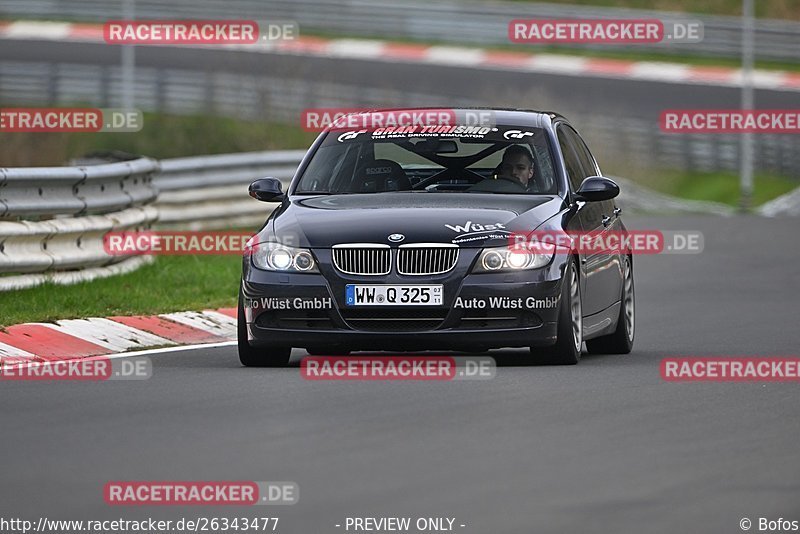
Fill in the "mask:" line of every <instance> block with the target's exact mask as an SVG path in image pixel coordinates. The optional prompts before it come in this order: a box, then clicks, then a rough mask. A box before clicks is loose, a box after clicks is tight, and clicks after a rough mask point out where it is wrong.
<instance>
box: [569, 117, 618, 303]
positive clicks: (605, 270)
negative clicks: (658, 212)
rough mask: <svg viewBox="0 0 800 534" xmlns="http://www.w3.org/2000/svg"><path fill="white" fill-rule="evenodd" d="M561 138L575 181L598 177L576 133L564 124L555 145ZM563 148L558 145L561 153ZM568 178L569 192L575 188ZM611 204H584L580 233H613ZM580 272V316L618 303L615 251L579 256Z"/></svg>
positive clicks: (606, 234) (590, 157)
mask: <svg viewBox="0 0 800 534" xmlns="http://www.w3.org/2000/svg"><path fill="white" fill-rule="evenodd" d="M562 136H563V138H564V141H565V142H566V143H567V144H568V145H569V146H570V147H571V149H572V151H573V153H574V155H575V159H577V161H578V164H579V168H580V170H579V171H576V172H578V174H579V175H580V178H579V181H580V182H583V180H584V179H586V178H588V177H589V176H600V175H601V173H600V169H599V167H598V166H597V162H596V161H595V159H594V156H592V153H591V152H590V151H589V148H588V147H587V146H586V143H585V142H584V141H583V139H581V137H580V135H579V134H578V132H576V131H575V130H574V129H573V128H572V127H570V126H569V125H567V124H562V125H561V126H560V127H559V142H561V141H560V140H561V137H562ZM563 151H564V147H563V146H562V152H563ZM574 182H578V180H575V181H573V180H572V179H570V185H571V187H572V188H573V192H574V191H576V190H577V189H578V187H579V186H580V184H578V186H575V184H574ZM614 209H615V205H614V202H613V201H602V202H586V203H585V204H584V206H583V208H582V209H581V212H582V215H581V221H582V224H583V229H584V231H587V232H592V233H597V234H599V235H600V236H602V237H604V238H605V237H607V236H608V235H609V234H610V233H611V232H614V231H616V227H617V224H616V215H615V213H614ZM581 261H582V262H583V271H584V274H585V277H586V285H585V290H584V293H583V296H584V299H583V310H584V315H592V314H595V313H599V312H601V311H603V310H605V309H606V308H608V307H610V306H612V305H613V304H614V303H616V302H617V301H618V300H619V297H620V294H621V291H622V285H621V284H622V275H621V272H622V263H621V256H620V254H619V253H617V252H611V253H610V252H608V251H604V250H598V251H596V252H593V253H588V254H587V253H585V254H582V255H581Z"/></svg>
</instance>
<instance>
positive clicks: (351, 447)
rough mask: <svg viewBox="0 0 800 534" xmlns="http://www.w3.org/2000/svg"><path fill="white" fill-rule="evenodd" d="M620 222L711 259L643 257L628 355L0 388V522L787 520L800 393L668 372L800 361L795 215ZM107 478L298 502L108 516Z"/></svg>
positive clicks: (795, 485) (225, 359) (693, 528)
mask: <svg viewBox="0 0 800 534" xmlns="http://www.w3.org/2000/svg"><path fill="white" fill-rule="evenodd" d="M627 222H628V225H629V226H631V227H633V228H637V229H644V228H661V229H665V230H682V229H683V230H700V231H702V232H703V233H704V235H705V250H704V252H703V253H702V254H696V255H661V256H639V257H637V258H636V259H635V276H636V290H637V304H638V310H637V311H638V313H637V339H636V346H635V350H634V352H633V353H632V354H630V355H625V356H589V355H586V354H584V359H583V360H582V361H581V363H580V364H579V365H578V366H575V367H542V366H530V367H513V366H505V367H500V368H499V369H498V372H497V375H496V377H495V378H494V379H493V380H487V381H482V382H465V381H460V382H404V383H403V382H394V383H392V382H324V383H320V382H309V381H306V380H304V379H302V378H301V376H300V373H299V369H298V368H297V367H294V368H289V369H279V370H277V369H245V368H242V367H240V366H239V364H238V361H237V358H236V351H235V348H234V347H223V348H214V349H210V348H207V349H198V350H191V351H182V352H175V353H170V354H162V355H157V356H152V360H153V362H154V374H153V377H152V378H151V379H150V380H146V381H136V382H119V381H117V382H106V383H98V384H88V383H52V382H51V383H18V382H17V383H11V382H0V406H2V411H1V413H2V415H0V428H2V437H1V438H0V443H2V451H3V460H2V463H1V464H0V472H2V477H1V478H0V517H5V518H9V517H20V518H25V519H30V520H34V521H35V520H36V519H37V518H38V517H39V516H46V517H48V518H49V519H115V518H120V517H121V518H125V519H135V518H146V517H156V518H173V519H174V518H179V517H190V518H196V517H200V516H203V517H231V518H232V517H236V516H253V517H254V516H274V515H276V514H277V515H278V517H280V525H279V526H280V528H279V529H278V531H279V532H281V533H298V534H304V533H305V534H310V533H318V534H323V533H328V532H331V533H333V532H344V529H340V528H336V527H335V526H334V525H335V524H343V521H344V519H345V518H346V517H348V516H349V517H353V516H370V517H377V516H389V517H395V516H411V517H418V516H434V517H444V516H446V517H455V518H456V525H459V524H465V525H466V527H464V528H460V527H456V531H459V532H464V533H480V534H489V533H532V532H536V533H541V532H544V533H548V532H615V533H618V532H714V533H717V532H719V533H726V532H727V533H732V532H741V531H740V530H739V520H740V519H741V518H743V517H748V518H750V519H752V520H753V522H754V523H756V521H757V518H758V517H766V518H770V519H777V518H779V517H783V518H788V519H794V520H800V504H798V503H800V447H798V437H800V418H798V416H797V413H798V409H800V389H798V388H799V387H800V386H799V385H798V384H797V383H784V384H779V383H716V384H714V383H683V384H674V383H667V382H665V381H663V380H662V379H661V378H660V376H659V362H660V360H661V359H662V358H663V357H665V356H670V355H765V356H770V355H772V356H774V355H797V354H798V347H799V346H800V329H798V328H797V301H796V299H797V296H798V294H797V288H798V287H800V264H799V263H798V253H797V231H798V229H799V228H798V227H800V223H798V220H797V219H772V220H769V219H761V218H755V217H735V218H712V217H703V216H693V217H680V218H673V217H628V218H627ZM512 353H514V351H511V350H506V351H493V352H492V353H491V354H492V355H493V356H495V357H497V358H498V359H500V360H501V362H502V360H503V358H502V356H503V355H504V354H506V355H507V354H512ZM304 354H305V353H304V352H303V351H300V350H297V351H295V353H294V356H295V357H297V358H299V357H301V356H302V355H304ZM111 480H281V481H295V482H297V483H298V484H299V487H300V500H299V503H298V504H296V505H294V506H275V507H254V508H234V507H210V508H200V507H177V508H167V507H134V508H131V507H110V506H108V505H106V504H105V503H104V502H103V494H102V488H103V485H104V484H105V483H106V482H108V481H111ZM756 525H757V523H756ZM753 531H757V526H754V528H753Z"/></svg>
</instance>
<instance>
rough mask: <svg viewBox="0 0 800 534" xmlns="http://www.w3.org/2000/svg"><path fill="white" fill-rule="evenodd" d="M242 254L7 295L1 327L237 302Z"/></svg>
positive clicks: (166, 260)
mask: <svg viewBox="0 0 800 534" xmlns="http://www.w3.org/2000/svg"><path fill="white" fill-rule="evenodd" d="M241 261H242V260H241V258H240V257H239V256H161V257H158V258H156V261H155V262H154V263H152V264H150V265H146V266H144V267H141V268H140V269H137V270H136V271H134V272H132V273H128V274H124V275H121V276H115V277H111V278H104V279H101V280H95V281H93V282H83V283H80V284H75V285H70V286H59V285H53V284H46V285H42V286H38V287H34V288H30V289H23V290H20V291H9V292H6V293H3V294H2V298H3V306H2V308H0V326H10V325H13V324H19V323H25V322H49V321H55V320H58V319H74V318H82V317H107V316H111V315H137V314H155V313H168V312H173V311H185V310H204V309H209V308H224V307H233V306H236V300H237V290H238V287H239V277H240V275H241V265H242V263H241Z"/></svg>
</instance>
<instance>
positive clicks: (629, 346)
mask: <svg viewBox="0 0 800 534" xmlns="http://www.w3.org/2000/svg"><path fill="white" fill-rule="evenodd" d="M635 334H636V299H635V291H634V288H633V260H632V259H631V257H630V256H625V265H624V267H623V273H622V296H621V298H620V306H619V317H618V318H617V328H616V330H614V332H613V333H611V334H608V335H605V336H601V337H598V338H595V339H589V340H587V341H586V350H587V351H589V353H590V354H628V353H630V351H631V350H633V339H634V336H635Z"/></svg>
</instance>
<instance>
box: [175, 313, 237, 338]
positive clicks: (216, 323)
mask: <svg viewBox="0 0 800 534" xmlns="http://www.w3.org/2000/svg"><path fill="white" fill-rule="evenodd" d="M214 313H216V312H214ZM217 315H222V314H217ZM161 317H164V318H165V319H169V320H170V321H175V322H176V323H181V324H185V325H187V326H191V327H192V328H198V329H200V330H205V331H206V332H211V333H212V334H216V335H218V336H221V337H224V338H230V339H235V338H236V323H235V320H234V319H231V318H230V317H227V316H223V317H225V319H219V318H217V317H214V316H212V315H209V314H208V313H207V312H204V313H200V312H193V311H190V312H177V313H165V314H163V315H161ZM228 319H230V321H228Z"/></svg>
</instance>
